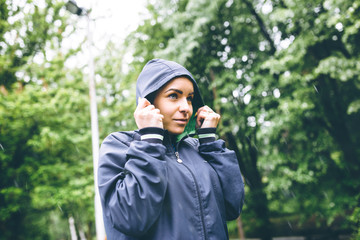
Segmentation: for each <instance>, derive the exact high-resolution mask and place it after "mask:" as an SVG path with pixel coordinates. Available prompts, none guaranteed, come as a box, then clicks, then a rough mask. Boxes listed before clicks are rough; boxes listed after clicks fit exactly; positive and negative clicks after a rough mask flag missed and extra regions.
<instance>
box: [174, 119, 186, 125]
mask: <svg viewBox="0 0 360 240" xmlns="http://www.w3.org/2000/svg"><path fill="white" fill-rule="evenodd" d="M174 121H175V122H176V123H178V124H183V125H185V124H187V122H188V120H187V119H174Z"/></svg>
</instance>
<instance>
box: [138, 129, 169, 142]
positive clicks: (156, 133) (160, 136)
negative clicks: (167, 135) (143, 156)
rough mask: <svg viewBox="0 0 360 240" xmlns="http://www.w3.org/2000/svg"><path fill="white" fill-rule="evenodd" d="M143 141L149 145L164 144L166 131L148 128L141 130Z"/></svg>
mask: <svg viewBox="0 0 360 240" xmlns="http://www.w3.org/2000/svg"><path fill="white" fill-rule="evenodd" d="M139 133H140V135H141V141H146V142H149V143H162V142H163V140H164V129H162V128H157V127H146V128H142V129H140V130H139Z"/></svg>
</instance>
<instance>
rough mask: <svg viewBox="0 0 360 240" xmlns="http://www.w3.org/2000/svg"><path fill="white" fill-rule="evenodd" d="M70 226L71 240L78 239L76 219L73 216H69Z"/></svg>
mask: <svg viewBox="0 0 360 240" xmlns="http://www.w3.org/2000/svg"><path fill="white" fill-rule="evenodd" d="M69 228H70V236H71V240H77V234H76V228H75V221H74V218H73V217H72V216H70V217H69Z"/></svg>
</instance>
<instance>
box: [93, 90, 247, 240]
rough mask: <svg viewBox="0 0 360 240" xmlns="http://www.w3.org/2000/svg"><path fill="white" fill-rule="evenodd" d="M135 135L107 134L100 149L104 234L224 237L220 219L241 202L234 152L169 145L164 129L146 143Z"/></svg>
mask: <svg viewBox="0 0 360 240" xmlns="http://www.w3.org/2000/svg"><path fill="white" fill-rule="evenodd" d="M160 86H162V85H160ZM140 92H141V91H140ZM146 95H147V94H146ZM146 95H145V96H146ZM194 111H195V110H194ZM141 134H142V133H141V131H129V132H116V133H112V134H110V135H109V136H108V137H107V138H106V139H105V140H104V141H103V143H102V146H101V149H100V160H99V170H98V177H99V179H98V183H99V190H100V197H101V202H102V207H103V213H104V223H105V230H106V234H107V238H108V239H110V240H112V239H144V240H145V239H146V240H151V239H157V240H161V239H164V240H172V239H174V240H178V239H179V240H181V239H184V240H192V239H194V240H198V239H214V240H221V239H228V232H227V226H226V221H227V220H233V219H236V218H237V217H238V216H239V214H240V211H241V208H242V204H243V200H244V183H243V180H242V176H241V173H240V169H239V166H238V162H237V159H236V156H235V153H234V152H233V151H230V150H228V149H226V148H225V144H224V141H222V140H217V141H214V140H212V141H201V144H200V142H199V140H198V139H195V138H192V137H189V136H185V137H183V138H182V139H181V140H180V141H178V142H177V143H173V142H172V141H171V139H170V136H169V135H168V134H167V132H166V131H165V132H164V133H163V135H164V140H163V141H162V142H161V141H160V142H156V141H155V142H151V141H150V142H149V141H144V140H141Z"/></svg>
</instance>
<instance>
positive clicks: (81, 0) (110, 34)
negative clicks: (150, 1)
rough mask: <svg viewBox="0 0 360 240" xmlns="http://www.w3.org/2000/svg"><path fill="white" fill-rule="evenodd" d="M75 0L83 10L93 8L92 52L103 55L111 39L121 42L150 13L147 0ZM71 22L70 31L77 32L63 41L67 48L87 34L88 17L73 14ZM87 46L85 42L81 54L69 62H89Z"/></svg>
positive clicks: (76, 44)
mask: <svg viewBox="0 0 360 240" xmlns="http://www.w3.org/2000/svg"><path fill="white" fill-rule="evenodd" d="M76 3H77V5H78V6H79V7H82V8H84V9H92V11H91V13H90V19H91V20H92V21H91V25H90V26H91V35H92V39H93V47H92V52H93V54H92V55H99V54H101V52H102V50H103V49H104V48H105V47H106V43H107V42H109V41H110V40H112V41H113V42H115V43H116V44H121V43H122V42H123V41H124V39H125V37H126V36H127V35H128V34H129V33H130V32H132V31H134V30H135V29H136V27H137V26H138V25H139V24H140V23H141V21H142V20H143V19H145V18H146V17H147V15H148V13H147V10H146V8H145V3H146V0H131V1H125V0H77V1H76ZM70 23H71V24H73V26H69V28H70V30H71V29H73V27H76V32H75V33H73V34H72V35H71V37H69V38H68V39H66V40H64V42H63V46H64V47H65V48H71V47H75V46H78V45H79V44H80V43H81V41H83V40H84V38H85V37H86V36H87V33H88V32H87V19H86V17H79V16H76V15H73V16H71V18H70ZM70 30H69V31H70ZM86 48H87V46H86V45H84V47H83V51H82V53H81V54H78V55H77V56H76V57H75V58H72V59H69V61H68V62H67V64H66V65H68V66H74V65H83V64H86V62H84V59H87V58H88V54H89V53H88V51H87V49H86Z"/></svg>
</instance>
